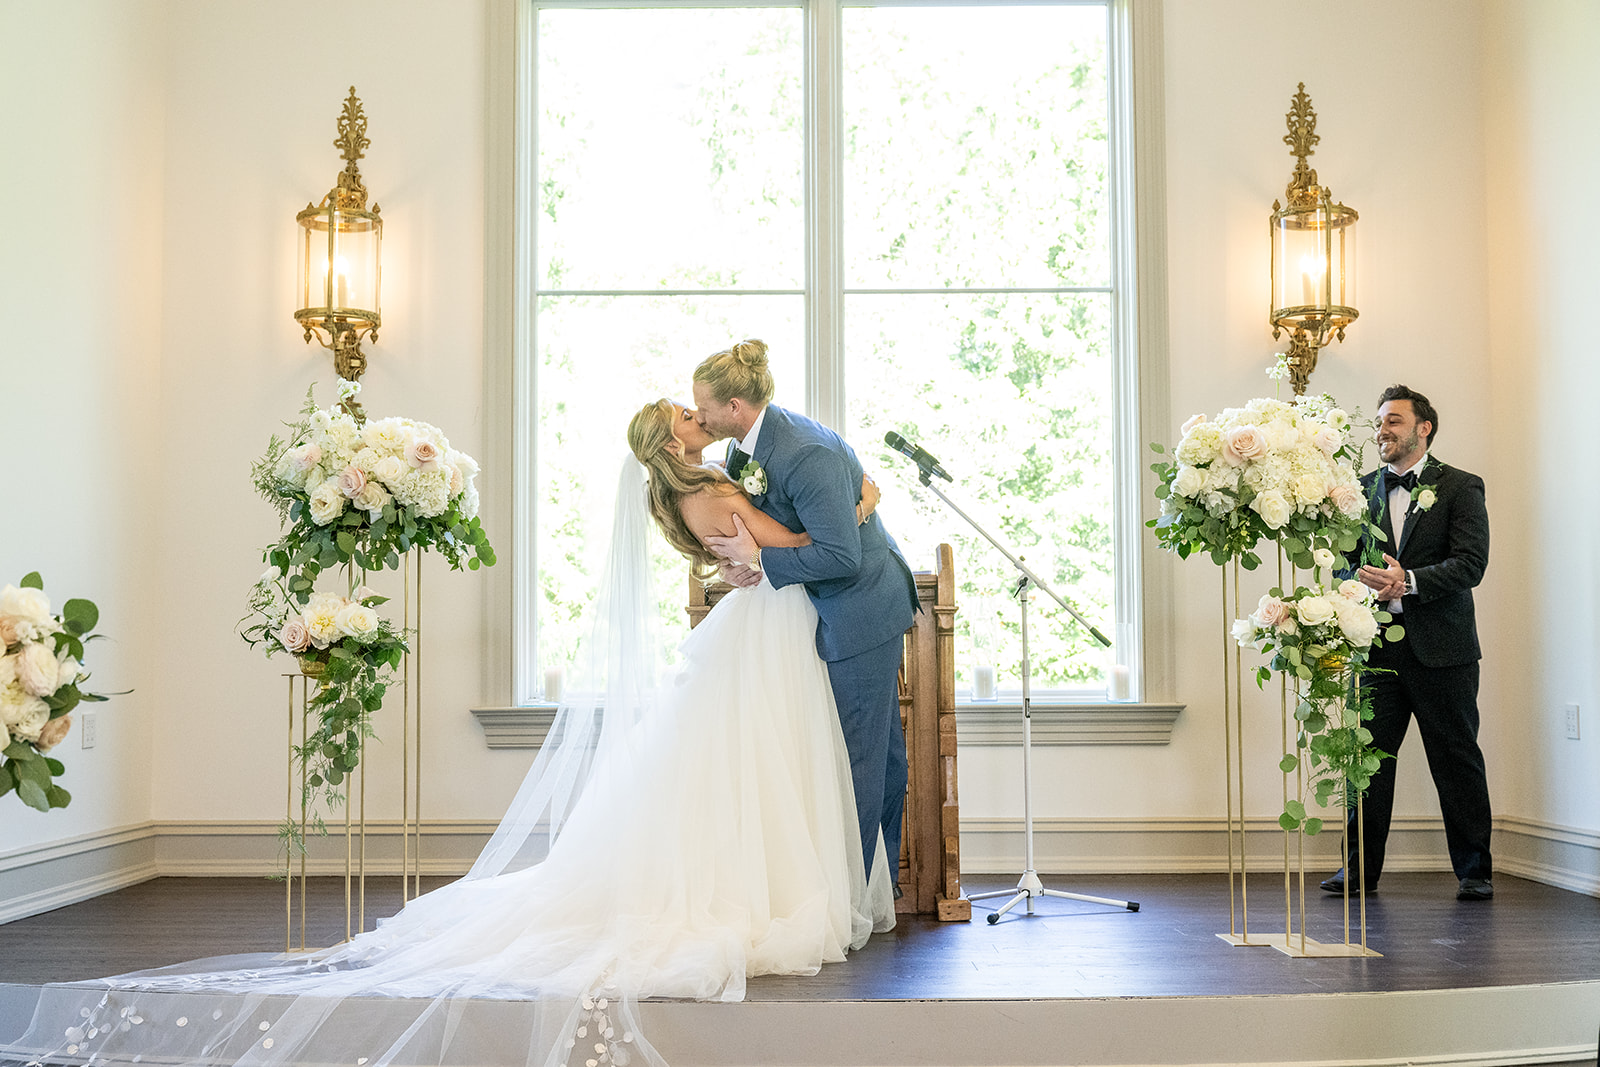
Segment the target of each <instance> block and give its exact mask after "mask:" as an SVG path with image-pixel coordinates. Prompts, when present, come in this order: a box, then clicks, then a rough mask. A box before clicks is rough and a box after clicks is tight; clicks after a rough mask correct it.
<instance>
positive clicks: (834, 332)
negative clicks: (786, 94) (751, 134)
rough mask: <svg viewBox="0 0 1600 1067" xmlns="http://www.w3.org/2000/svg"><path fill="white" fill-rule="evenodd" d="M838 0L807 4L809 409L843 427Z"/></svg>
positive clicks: (830, 423)
mask: <svg viewBox="0 0 1600 1067" xmlns="http://www.w3.org/2000/svg"><path fill="white" fill-rule="evenodd" d="M841 33H842V28H841V21H840V11H839V4H838V0H813V2H812V3H811V4H810V5H809V6H808V7H807V9H806V56H805V62H806V68H805V77H806V124H805V138H806V410H807V411H808V412H809V413H810V415H811V416H812V417H813V418H815V419H816V420H817V421H819V422H821V423H823V424H824V425H827V426H831V427H833V428H834V429H836V430H839V431H841V432H842V431H843V430H844V427H845V381H844V255H843V234H844V205H843V202H842V199H841V189H840V186H841V185H842V183H843V174H844V135H843V121H844V115H843V108H842V104H841V93H840V86H839V82H840V80H841V77H842V71H843V64H842V61H841V55H840V51H841V49H840V38H841Z"/></svg>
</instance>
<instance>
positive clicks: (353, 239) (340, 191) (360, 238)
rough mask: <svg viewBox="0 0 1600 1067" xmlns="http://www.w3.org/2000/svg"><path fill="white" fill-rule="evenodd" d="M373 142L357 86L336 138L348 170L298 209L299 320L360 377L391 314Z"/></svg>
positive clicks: (349, 404) (349, 373)
mask: <svg viewBox="0 0 1600 1067" xmlns="http://www.w3.org/2000/svg"><path fill="white" fill-rule="evenodd" d="M371 143H372V142H371V141H370V140H368V138H367V116H366V112H365V111H363V110H362V107H361V101H360V100H359V99H357V98H356V89H355V86H353V85H352V86H351V87H350V96H349V97H348V98H347V99H346V100H345V102H344V110H343V111H342V112H341V113H340V115H339V136H338V137H337V138H335V139H334V142H333V146H334V147H335V148H337V149H339V154H340V155H341V156H342V157H343V158H344V161H345V164H344V169H343V170H342V171H340V172H339V180H338V182H337V183H336V184H335V185H334V187H333V188H332V189H331V190H329V192H328V195H327V196H325V197H323V198H322V203H321V204H310V203H308V204H306V207H305V210H304V211H302V212H300V214H298V215H296V216H295V222H296V223H298V224H299V237H300V250H299V251H300V254H299V257H298V260H299V264H298V274H299V279H298V284H297V286H296V290H297V292H298V294H299V305H298V307H297V308H296V309H295V313H294V318H295V321H296V322H298V323H299V324H300V325H301V326H303V327H305V340H306V343H307V344H310V343H311V339H312V338H313V337H315V338H316V339H317V340H318V341H319V342H320V343H321V344H322V345H323V347H325V348H329V349H331V350H332V351H333V365H334V369H335V370H336V371H338V374H339V377H341V378H344V379H347V380H349V381H352V382H353V381H357V380H358V379H360V377H361V374H362V372H363V371H365V370H366V369H367V357H366V354H365V353H363V352H362V351H361V341H362V338H363V337H366V338H370V339H371V340H373V341H376V340H377V339H378V327H379V325H380V324H381V323H382V321H383V320H382V316H381V315H380V313H379V309H380V304H379V299H378V285H379V279H380V253H381V251H382V245H383V220H382V219H381V218H379V217H378V211H379V208H378V205H377V204H376V203H374V204H373V205H372V210H371V211H368V210H367V187H366V186H365V185H363V184H362V183H361V169H360V167H358V166H357V165H356V161H357V160H359V159H361V158H362V156H364V155H365V154H366V149H367V147H368V146H369V145H370V144H371ZM345 407H346V408H347V409H348V410H349V411H350V413H351V414H352V415H355V416H356V417H357V418H359V417H360V409H361V405H360V404H357V403H356V402H355V399H354V398H353V397H352V398H350V399H348V400H346V401H345Z"/></svg>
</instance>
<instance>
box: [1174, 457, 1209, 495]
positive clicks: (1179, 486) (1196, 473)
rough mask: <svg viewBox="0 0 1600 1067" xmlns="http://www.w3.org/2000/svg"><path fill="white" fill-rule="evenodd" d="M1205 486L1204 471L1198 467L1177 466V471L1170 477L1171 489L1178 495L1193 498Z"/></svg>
mask: <svg viewBox="0 0 1600 1067" xmlns="http://www.w3.org/2000/svg"><path fill="white" fill-rule="evenodd" d="M1205 487H1206V472H1205V471H1203V470H1201V469H1200V468H1199V467H1187V466H1184V465H1182V464H1179V466H1178V473H1177V474H1176V475H1175V476H1174V477H1173V479H1172V491H1173V492H1175V493H1177V494H1178V495H1179V496H1186V497H1190V498H1193V497H1195V496H1198V495H1199V494H1200V492H1201V490H1203V489H1205Z"/></svg>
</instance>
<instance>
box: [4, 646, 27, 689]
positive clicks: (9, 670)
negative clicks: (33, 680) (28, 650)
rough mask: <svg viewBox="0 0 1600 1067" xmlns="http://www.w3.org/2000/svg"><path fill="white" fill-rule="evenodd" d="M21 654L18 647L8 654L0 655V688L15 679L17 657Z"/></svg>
mask: <svg viewBox="0 0 1600 1067" xmlns="http://www.w3.org/2000/svg"><path fill="white" fill-rule="evenodd" d="M20 655H22V652H21V650H20V649H19V650H18V651H17V652H16V653H14V654H12V655H10V656H0V689H4V688H5V687H6V686H8V685H10V684H11V683H12V682H14V681H16V680H17V657H18V656H20Z"/></svg>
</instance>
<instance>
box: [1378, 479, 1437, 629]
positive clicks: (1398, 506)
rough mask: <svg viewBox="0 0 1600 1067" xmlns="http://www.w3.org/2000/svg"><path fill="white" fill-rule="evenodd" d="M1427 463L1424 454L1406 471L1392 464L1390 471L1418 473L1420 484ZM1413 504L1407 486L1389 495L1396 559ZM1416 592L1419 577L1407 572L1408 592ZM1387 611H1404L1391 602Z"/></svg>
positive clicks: (1397, 603)
mask: <svg viewBox="0 0 1600 1067" xmlns="http://www.w3.org/2000/svg"><path fill="white" fill-rule="evenodd" d="M1427 463H1428V454H1427V453H1426V452H1424V453H1423V454H1422V458H1421V459H1419V460H1417V461H1416V462H1415V463H1413V464H1412V465H1411V466H1409V467H1407V468H1406V469H1405V470H1397V469H1396V468H1395V466H1394V464H1392V463H1391V464H1389V466H1388V469H1389V470H1392V471H1394V472H1395V473H1396V474H1398V475H1401V476H1404V475H1406V474H1408V473H1410V472H1411V471H1416V472H1417V481H1418V482H1419V483H1420V482H1421V480H1422V468H1423V467H1425V466H1427ZM1411 504H1412V498H1411V491H1410V490H1409V489H1407V488H1406V487H1405V486H1403V485H1397V486H1395V487H1394V490H1393V491H1392V492H1390V493H1389V525H1390V527H1392V528H1393V530H1394V551H1393V552H1391V553H1390V555H1392V556H1394V557H1395V558H1396V559H1399V558H1400V538H1401V535H1402V534H1404V533H1405V529H1406V519H1407V517H1408V516H1409V513H1410V511H1411ZM1416 591H1417V576H1416V575H1415V574H1413V573H1411V572H1410V571H1406V592H1408V593H1415V592H1416ZM1387 610H1388V612H1389V614H1391V615H1398V614H1400V612H1401V611H1403V610H1404V609H1403V608H1402V607H1401V603H1400V601H1398V600H1391V601H1389V603H1388V605H1387Z"/></svg>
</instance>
